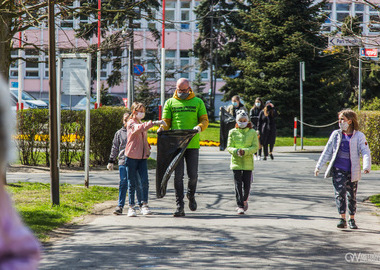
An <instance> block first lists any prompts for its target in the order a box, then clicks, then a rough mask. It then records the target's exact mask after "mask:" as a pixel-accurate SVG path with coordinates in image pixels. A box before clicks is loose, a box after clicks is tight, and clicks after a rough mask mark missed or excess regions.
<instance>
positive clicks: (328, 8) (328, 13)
mask: <svg viewBox="0 0 380 270" xmlns="http://www.w3.org/2000/svg"><path fill="white" fill-rule="evenodd" d="M322 13H323V14H324V16H325V18H326V19H325V22H324V24H323V25H322V28H321V31H322V32H330V31H331V19H332V16H333V14H332V3H326V5H325V6H324V7H323V8H322Z"/></svg>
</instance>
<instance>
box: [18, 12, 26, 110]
mask: <svg viewBox="0 0 380 270" xmlns="http://www.w3.org/2000/svg"><path fill="white" fill-rule="evenodd" d="M19 20H20V24H21V17H20V18H19ZM22 57H23V55H22V32H21V31H20V32H18V95H17V108H16V109H17V110H23V109H24V103H23V102H22V90H23V88H24V87H23V86H24V85H23V84H24V76H23V75H24V69H23V64H24V61H23V60H22Z"/></svg>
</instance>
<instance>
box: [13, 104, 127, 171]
mask: <svg viewBox="0 0 380 270" xmlns="http://www.w3.org/2000/svg"><path fill="white" fill-rule="evenodd" d="M125 112H127V109H126V108H124V107H106V106H103V107H101V108H99V109H97V110H91V112H90V129H91V130H90V155H91V162H92V164H96V165H103V164H106V163H107V162H108V158H109V154H110V151H111V146H112V140H113V137H114V135H115V132H116V131H117V130H118V129H120V128H121V127H122V118H123V114H124V113H125ZM48 134H49V110H48V109H40V110H36V109H29V110H23V111H18V112H17V148H18V151H19V156H20V162H21V163H22V164H25V165H41V164H40V163H41V161H40V157H41V156H42V152H44V153H45V156H46V158H45V162H44V163H45V165H47V166H49V136H48ZM84 135H85V111H70V110H63V111H61V144H60V159H61V164H65V165H67V166H71V165H72V163H73V162H74V161H79V166H83V165H84V147H85V146H84Z"/></svg>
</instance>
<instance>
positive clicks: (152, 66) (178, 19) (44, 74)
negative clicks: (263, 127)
mask: <svg viewBox="0 0 380 270" xmlns="http://www.w3.org/2000/svg"><path fill="white" fill-rule="evenodd" d="M81 2H82V1H80V0H74V1H73V2H72V5H71V7H80V5H81ZM198 4H199V1H195V0H187V1H186V0H185V1H184V0H166V9H165V13H166V14H165V15H166V20H167V24H166V34H165V48H166V69H167V70H171V71H173V72H175V73H174V74H173V76H170V77H168V78H166V82H165V87H166V90H167V91H168V92H169V93H171V92H173V91H174V89H175V82H176V80H177V79H178V78H180V77H185V78H188V79H189V80H190V81H193V80H195V77H196V74H197V73H199V64H198V63H197V59H196V58H195V57H193V56H191V55H190V54H189V50H191V49H192V48H193V47H192V46H193V44H194V42H195V40H196V39H197V36H198V30H197V20H196V15H195V13H194V9H195V7H196V6H197V5H198ZM57 11H58V10H57ZM154 16H155V18H156V19H157V21H149V22H148V21H147V20H146V19H144V16H142V17H143V18H142V19H140V20H135V21H134V25H135V31H134V64H143V65H144V68H145V73H146V75H147V76H148V77H149V78H150V79H151V80H152V81H153V80H156V81H157V83H155V84H153V85H152V91H154V92H157V93H159V92H160V76H161V75H160V63H159V60H158V59H160V54H161V44H160V42H159V41H156V40H155V39H154V37H153V36H152V34H151V32H150V31H149V30H148V26H149V27H155V28H156V29H157V30H159V31H161V27H162V26H161V23H160V20H161V18H162V10H159V11H156V12H155V14H154ZM88 20H96V18H88V17H80V18H64V19H63V18H59V17H58V16H57V18H56V44H57V51H58V53H65V52H71V51H72V49H73V48H81V47H82V48H83V47H88V46H89V45H92V44H97V37H95V36H94V37H93V38H91V39H90V40H83V39H79V38H76V37H75V31H74V29H75V28H78V26H79V24H80V23H81V22H88ZM23 39H24V40H27V41H28V43H33V44H36V45H37V46H41V47H43V46H47V44H48V28H47V23H46V22H45V23H44V22H42V23H41V24H40V25H39V27H38V28H30V29H28V30H27V31H25V32H24V33H23ZM15 46H16V47H17V46H18V44H17V42H15ZM126 47H127V46H126ZM17 54H18V52H17V51H14V56H15V57H16V56H17ZM23 56H24V57H25V58H26V59H27V60H29V61H26V63H25V65H24V68H23V72H22V73H23V74H21V76H22V79H23V85H24V90H25V91H27V92H29V93H30V94H32V95H33V96H35V97H37V98H40V97H47V96H48V91H49V67H48V64H47V60H48V56H47V55H45V54H44V53H43V52H39V51H37V50H35V49H34V48H32V47H26V48H25V50H24V51H23ZM122 56H123V57H122V64H123V68H122V70H121V71H122V76H123V82H122V83H121V84H120V85H118V86H114V87H110V88H109V92H110V93H115V94H120V95H122V96H125V97H126V96H127V84H128V82H127V72H128V57H127V56H128V53H127V49H125V50H124V51H123V55H122ZM37 60H38V61H37ZM44 61H45V62H44ZM112 68H113V67H112V62H109V63H104V62H103V63H102V67H101V83H104V84H105V86H107V83H106V78H107V77H108V75H109V74H110V73H111V71H112ZM18 75H19V74H18V62H15V63H13V64H12V66H11V68H10V83H11V85H12V83H13V85H14V82H17V81H18ZM201 76H202V81H203V82H204V83H205V84H206V85H205V90H204V91H205V92H208V89H209V72H208V71H205V72H202V73H201ZM135 81H136V82H135V84H136V83H138V80H137V78H136V79H135ZM216 85H217V89H219V88H220V87H221V86H222V85H223V81H222V79H218V81H217V84H216ZM93 87H94V89H96V82H93ZM71 98H72V104H75V103H76V101H78V100H79V99H80V98H81V97H77V96H75V97H71ZM221 98H222V93H220V92H219V91H217V97H216V107H217V108H219V106H220V105H224V104H225V103H223V102H220V100H221ZM62 100H63V101H64V102H66V103H69V101H68V97H67V96H63V97H62Z"/></svg>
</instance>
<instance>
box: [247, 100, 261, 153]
mask: <svg viewBox="0 0 380 270" xmlns="http://www.w3.org/2000/svg"><path fill="white" fill-rule="evenodd" d="M263 109H264V103H263V102H262V100H261V98H259V97H258V98H256V100H255V104H254V106H253V107H252V109H251V110H250V112H249V118H250V119H251V123H252V125H253V128H254V129H255V130H256V132H258V123H259V114H260V112H261V111H262V110H263ZM261 151H262V146H261V144H259V151H258V152H259V155H257V152H256V153H255V156H254V160H260V159H261Z"/></svg>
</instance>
